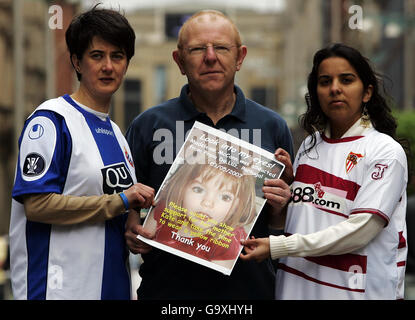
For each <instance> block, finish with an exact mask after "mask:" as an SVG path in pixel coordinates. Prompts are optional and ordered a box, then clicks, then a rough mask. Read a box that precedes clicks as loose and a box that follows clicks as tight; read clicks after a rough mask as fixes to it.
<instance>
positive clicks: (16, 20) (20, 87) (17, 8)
mask: <svg viewBox="0 0 415 320" xmlns="http://www.w3.org/2000/svg"><path fill="white" fill-rule="evenodd" d="M22 11H23V0H14V1H13V33H14V41H13V62H14V145H15V146H16V145H17V139H18V138H19V136H20V132H21V130H22V127H23V122H24V120H23V117H24V109H25V105H24V102H25V86H24V65H25V63H24V56H23V18H22ZM17 151H18V150H17V148H16V149H15V156H17Z"/></svg>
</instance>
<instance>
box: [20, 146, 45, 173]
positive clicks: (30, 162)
mask: <svg viewBox="0 0 415 320" xmlns="http://www.w3.org/2000/svg"><path fill="white" fill-rule="evenodd" d="M44 170H45V159H43V157H42V156H41V155H40V154H38V153H34V152H32V153H30V154H28V155H27V156H26V159H25V162H24V166H23V174H24V175H25V176H28V177H35V176H38V175H40V174H42V172H43V171H44Z"/></svg>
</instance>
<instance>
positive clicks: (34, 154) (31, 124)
mask: <svg viewBox="0 0 415 320" xmlns="http://www.w3.org/2000/svg"><path fill="white" fill-rule="evenodd" d="M71 151H72V139H71V136H70V133H69V130H68V127H67V125H66V122H65V119H64V118H63V117H62V116H61V115H59V114H57V113H55V112H53V111H47V110H39V111H36V112H35V113H34V114H33V115H32V116H31V117H30V118H29V119H27V120H26V122H25V124H24V127H23V130H22V134H21V136H20V138H19V154H18V158H17V166H16V178H15V183H14V186H13V190H12V197H13V198H14V199H15V200H17V201H19V202H22V199H21V196H22V195H25V194H31V193H59V194H60V193H62V192H63V189H64V186H65V182H66V176H67V172H68V168H69V163H70V159H71Z"/></svg>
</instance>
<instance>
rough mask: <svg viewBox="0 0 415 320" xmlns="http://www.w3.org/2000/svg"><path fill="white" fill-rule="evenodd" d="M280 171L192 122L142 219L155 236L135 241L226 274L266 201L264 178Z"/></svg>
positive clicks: (248, 148)
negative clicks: (151, 204) (190, 128)
mask: <svg viewBox="0 0 415 320" xmlns="http://www.w3.org/2000/svg"><path fill="white" fill-rule="evenodd" d="M283 170H284V165H283V164H281V163H279V162H278V161H276V160H275V158H274V155H273V154H268V153H266V151H264V150H262V149H260V148H258V147H255V146H253V145H250V144H248V143H247V142H245V141H242V140H240V139H237V138H235V137H233V136H231V135H230V134H227V133H225V132H222V131H219V130H216V129H214V128H211V127H207V126H205V125H203V124H201V123H198V122H197V123H196V124H195V125H194V127H193V128H192V130H191V131H190V132H189V134H188V135H187V138H186V141H185V142H184V144H183V145H182V147H181V149H180V151H179V153H178V154H177V157H176V158H175V160H174V162H173V164H172V166H171V167H170V170H169V172H168V173H167V176H166V178H165V180H164V181H163V183H162V185H161V187H160V189H159V190H158V192H157V195H156V197H155V199H154V200H155V201H154V203H155V206H154V207H151V208H150V210H149V211H148V213H147V217H146V219H145V221H144V224H143V227H144V229H146V230H147V231H148V232H149V233H151V234H154V237H152V238H151V239H147V238H144V237H140V236H139V239H141V240H142V241H144V242H146V243H148V244H150V245H152V246H154V247H157V248H159V249H162V250H165V251H167V252H170V253H172V254H176V255H179V256H181V257H183V258H185V259H188V260H191V261H194V262H197V263H199V264H202V265H205V266H207V267H209V268H212V269H215V270H217V271H220V272H222V273H224V274H228V275H229V274H230V273H231V272H232V269H233V267H234V265H235V263H236V261H237V259H238V258H239V254H240V253H241V250H242V245H241V240H246V239H247V238H248V235H249V234H250V232H251V230H252V228H253V226H254V223H255V221H256V219H257V217H258V214H259V212H261V210H262V208H263V206H264V204H265V202H266V199H265V196H264V193H263V191H262V188H263V186H264V180H265V179H267V178H270V177H271V178H272V177H274V178H275V177H276V178H278V177H279V175H280V174H281V172H282V171H283ZM265 172H267V173H265Z"/></svg>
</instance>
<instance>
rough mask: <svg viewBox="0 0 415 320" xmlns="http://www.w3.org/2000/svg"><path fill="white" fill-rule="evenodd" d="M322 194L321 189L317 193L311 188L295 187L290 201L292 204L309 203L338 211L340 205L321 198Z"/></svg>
mask: <svg viewBox="0 0 415 320" xmlns="http://www.w3.org/2000/svg"><path fill="white" fill-rule="evenodd" d="M323 195H324V192H323V193H321V189H319V192H318V193H317V192H316V190H314V188H312V187H304V188H302V187H297V188H295V189H293V190H292V193H291V201H292V202H293V203H298V202H309V203H312V204H315V205H317V206H321V207H327V208H331V209H340V203H338V202H335V201H330V200H325V199H323V198H322V196H323Z"/></svg>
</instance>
